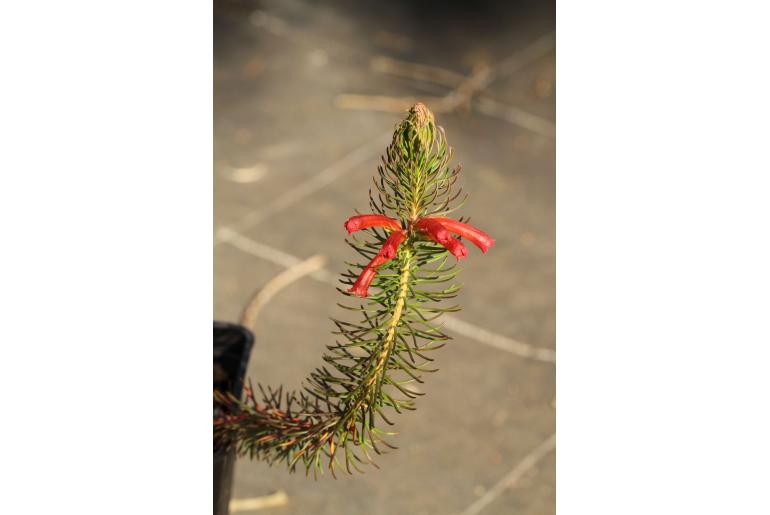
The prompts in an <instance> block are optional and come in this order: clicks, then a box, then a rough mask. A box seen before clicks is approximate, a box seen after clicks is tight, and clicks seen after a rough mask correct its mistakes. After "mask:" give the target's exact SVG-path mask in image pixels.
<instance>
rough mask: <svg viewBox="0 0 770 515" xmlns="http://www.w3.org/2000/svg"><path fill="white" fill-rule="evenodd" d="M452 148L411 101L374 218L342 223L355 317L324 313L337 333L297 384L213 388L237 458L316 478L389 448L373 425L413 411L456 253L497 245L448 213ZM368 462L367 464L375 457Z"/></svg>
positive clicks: (224, 437) (437, 338)
mask: <svg viewBox="0 0 770 515" xmlns="http://www.w3.org/2000/svg"><path fill="white" fill-rule="evenodd" d="M451 157H452V149H451V148H450V147H449V146H448V145H447V142H446V137H445V135H444V131H443V129H442V128H441V127H438V126H437V125H436V124H435V121H434V118H433V114H432V113H431V112H430V111H429V110H428V109H427V108H426V107H425V106H424V105H422V104H416V105H415V106H414V107H412V108H411V109H410V110H409V114H408V116H407V117H406V119H405V120H403V121H402V122H401V123H400V124H399V125H398V126H397V128H396V131H395V133H394V135H393V142H392V143H391V144H390V146H389V147H388V148H387V153H386V155H385V156H384V157H383V159H382V165H381V166H380V167H379V168H378V174H377V175H376V176H375V178H374V183H375V185H376V191H371V190H370V192H369V206H370V208H371V210H372V211H373V213H372V214H359V215H356V216H353V217H351V218H350V219H349V220H348V221H347V222H346V223H345V229H346V230H347V232H348V234H349V235H350V238H349V239H348V241H347V242H348V244H349V245H351V246H352V247H353V248H354V249H355V250H356V251H357V252H358V253H359V254H360V255H361V256H362V257H363V258H364V261H362V263H361V264H351V265H350V266H351V269H350V270H348V271H347V273H345V274H343V275H342V278H341V283H342V284H344V285H346V286H349V288H341V289H340V292H341V293H342V294H344V295H346V296H348V297H349V298H350V300H351V301H352V300H354V299H356V298H359V300H358V301H357V302H355V303H354V305H342V304H341V306H342V307H343V308H345V309H348V310H350V311H351V312H352V314H351V318H352V316H353V315H355V316H356V317H357V319H355V321H351V320H333V321H334V324H335V326H336V330H335V331H334V332H333V334H335V335H336V336H337V338H336V342H335V343H334V344H333V345H328V346H327V347H326V348H327V349H328V352H327V353H326V354H325V355H324V357H323V359H324V361H325V363H326V364H325V365H324V366H322V367H320V368H317V369H316V370H314V371H313V372H312V373H311V374H310V376H309V377H308V378H307V379H306V380H305V382H304V384H303V387H302V390H301V391H292V392H288V391H284V390H283V388H282V387H281V388H278V389H274V388H271V387H269V386H262V385H258V388H257V389H258V392H257V391H255V390H254V388H252V387H249V388H246V389H245V394H244V395H245V399H244V400H239V399H236V398H234V397H232V396H225V395H223V394H220V393H217V392H215V405H216V407H217V409H216V411H215V413H216V415H215V418H214V438H215V441H216V443H217V444H218V445H219V446H232V447H234V448H235V449H236V450H237V452H238V453H239V454H240V455H248V456H250V457H252V458H260V459H264V460H267V461H268V462H270V463H271V464H272V463H274V462H285V463H286V464H287V465H288V467H289V469H290V470H291V471H295V470H296V467H297V465H298V464H300V463H301V464H302V465H303V466H304V467H305V468H306V471H307V472H309V471H310V470H311V469H312V470H313V472H314V474H317V472H319V471H321V472H322V471H323V469H324V468H326V467H328V468H329V469H330V470H331V473H332V475H334V471H335V468H336V467H337V466H338V465H341V464H343V463H344V466H345V470H347V472H349V473H350V472H352V469H353V468H354V469H356V470H359V471H361V469H360V467H359V465H360V464H364V463H372V464H373V463H374V462H373V461H372V453H381V452H382V451H383V449H384V447H391V448H394V447H392V446H391V445H390V444H389V443H388V442H386V441H385V437H386V436H389V435H392V434H394V433H391V432H387V431H384V430H383V429H382V424H383V423H384V424H386V425H392V421H391V417H392V413H393V412H395V413H401V412H402V411H403V410H412V409H414V405H415V403H414V399H415V398H416V397H417V396H418V395H421V394H420V393H417V392H416V391H415V390H413V389H411V388H410V387H409V383H412V382H418V383H422V382H423V380H422V378H421V376H422V373H423V372H433V371H435V370H433V369H431V368H430V362H431V361H433V359H432V358H431V357H430V354H431V353H432V352H433V351H435V350H436V349H438V348H440V347H442V346H443V345H444V343H443V342H445V341H446V340H448V339H449V336H447V335H446V334H444V332H443V331H441V329H440V328H439V327H438V326H437V325H436V320H437V319H438V317H440V316H441V314H442V313H444V312H448V311H457V310H459V307H458V306H445V305H443V304H442V301H445V300H447V299H451V298H453V297H455V296H456V294H457V292H458V291H459V289H460V287H459V285H456V284H454V282H453V281H454V279H455V277H456V276H457V274H458V272H459V271H460V270H459V269H458V268H457V267H456V266H455V261H456V260H458V261H459V260H460V259H463V258H465V257H466V256H467V255H468V249H467V248H466V246H465V245H464V244H463V242H462V241H461V240H460V239H458V238H457V237H456V236H459V237H461V238H464V239H465V240H467V241H470V242H471V243H473V244H474V245H475V246H477V247H478V248H479V249H481V251H482V252H486V251H487V250H488V249H489V248H490V247H492V245H493V244H494V240H493V239H492V238H491V237H490V236H489V235H488V234H486V233H484V232H482V231H480V230H479V229H476V228H475V227H473V226H471V225H468V224H466V223H463V222H462V221H458V220H453V219H452V218H448V217H447V215H449V214H450V213H451V212H453V211H455V210H456V209H457V208H458V207H460V206H461V205H462V204H463V203H464V202H465V200H466V198H465V197H463V198H462V199H461V200H460V201H459V202H456V201H457V200H458V197H459V196H460V194H461V190H460V189H459V188H457V187H456V184H455V183H456V182H457V179H458V176H459V172H460V167H456V168H450V166H449V162H450V160H451ZM375 466H376V465H375Z"/></svg>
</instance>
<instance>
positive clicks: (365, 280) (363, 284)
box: [348, 265, 377, 297]
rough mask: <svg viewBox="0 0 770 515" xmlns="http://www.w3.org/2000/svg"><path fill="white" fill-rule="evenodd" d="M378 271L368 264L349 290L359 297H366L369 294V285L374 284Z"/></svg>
mask: <svg viewBox="0 0 770 515" xmlns="http://www.w3.org/2000/svg"><path fill="white" fill-rule="evenodd" d="M375 275H377V271H376V270H375V269H374V268H372V267H371V266H369V265H366V266H365V267H364V269H363V270H362V271H361V275H359V276H358V279H356V283H355V284H354V285H353V287H352V288H350V289H349V290H348V291H349V292H350V293H352V294H354V295H358V296H359V297H366V296H367V295H368V294H369V285H370V284H372V280H374V276H375Z"/></svg>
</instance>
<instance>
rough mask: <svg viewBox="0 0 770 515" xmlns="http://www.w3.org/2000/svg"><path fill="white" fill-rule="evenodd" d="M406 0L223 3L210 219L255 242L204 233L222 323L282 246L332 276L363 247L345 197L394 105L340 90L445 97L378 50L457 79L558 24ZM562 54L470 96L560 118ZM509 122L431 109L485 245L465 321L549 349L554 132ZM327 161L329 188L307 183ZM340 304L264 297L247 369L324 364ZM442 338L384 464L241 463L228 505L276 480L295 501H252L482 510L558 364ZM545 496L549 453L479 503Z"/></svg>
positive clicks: (535, 509) (550, 505) (371, 510)
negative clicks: (394, 72)
mask: <svg viewBox="0 0 770 515" xmlns="http://www.w3.org/2000/svg"><path fill="white" fill-rule="evenodd" d="M412 4H413V3H412V2H395V3H394V2H387V3H386V2H382V3H372V4H361V3H356V2H343V1H331V2H323V3H316V2H313V3H311V2H300V1H296V0H292V1H285V0H284V1H277V0H276V1H264V2H245V1H241V2H218V3H216V5H215V9H214V18H215V27H214V29H215V30H214V35H215V62H214V159H215V162H214V195H215V198H214V207H215V212H214V223H215V230H221V229H222V228H223V227H226V228H229V229H231V230H234V231H235V234H237V235H238V236H239V237H241V238H242V240H241V242H244V241H245V242H251V245H252V246H251V247H248V246H246V247H244V245H236V244H233V243H230V242H227V241H221V238H217V237H216V235H215V248H214V281H215V283H214V317H215V318H216V319H219V320H236V319H237V318H238V315H239V312H240V309H241V308H242V306H243V304H244V303H245V302H246V300H247V299H248V298H249V296H250V294H251V293H252V292H253V291H254V290H255V289H256V288H258V287H259V286H260V285H261V284H263V283H264V282H265V281H267V280H269V279H270V278H271V277H273V276H275V275H276V274H277V273H279V272H280V271H282V270H283V269H284V266H286V264H287V261H286V260H287V256H294V257H297V258H302V259H304V258H306V257H309V256H311V255H313V254H316V253H322V254H325V255H326V256H328V257H329V264H328V266H327V268H328V270H330V271H331V272H332V273H334V274H335V275H336V274H339V273H340V272H342V271H343V270H344V261H345V260H351V259H355V257H354V253H353V252H352V250H350V249H349V248H348V247H347V246H346V245H345V243H344V230H343V228H342V223H343V221H344V220H345V219H346V218H347V217H348V216H350V215H351V214H352V213H353V210H354V209H355V208H358V209H360V210H366V205H367V202H366V200H367V196H366V195H367V190H368V187H369V186H368V185H369V183H370V180H371V176H372V175H373V174H374V173H375V171H376V164H377V162H378V160H379V154H380V153H381V152H382V151H383V150H384V148H385V144H386V141H387V138H386V139H385V140H383V138H382V135H383V134H384V133H387V132H388V131H389V130H390V129H392V128H393V126H394V124H395V123H396V122H397V121H398V120H399V119H400V118H401V115H400V114H398V113H387V112H375V111H367V110H346V109H340V108H338V107H335V98H337V96H338V95H341V94H347V93H353V94H367V95H387V96H394V97H397V96H416V97H419V98H422V97H426V96H427V97H436V96H441V95H444V94H446V93H447V92H449V91H450V88H449V87H446V86H443V85H439V84H432V83H427V82H424V81H418V80H415V79H409V78H401V77H395V76H391V75H388V74H383V73H378V72H376V71H373V70H372V69H371V67H370V61H371V59H372V57H374V56H388V57H391V58H394V59H399V60H404V61H411V62H419V63H424V64H431V65H434V66H440V67H443V68H446V69H448V70H452V71H454V72H456V73H458V74H462V75H468V74H470V73H471V72H472V71H473V69H474V67H475V66H476V65H477V64H478V63H479V62H485V63H486V64H488V65H490V66H491V67H492V69H494V67H495V64H496V63H499V62H501V61H502V60H504V59H505V58H506V57H508V56H509V55H512V54H515V53H516V52H517V51H520V50H522V49H526V48H527V46H528V45H530V44H531V43H532V42H533V41H535V40H537V39H538V38H540V37H542V36H543V35H546V34H548V33H550V32H552V31H553V29H554V16H553V6H552V5H550V4H544V3H533V4H532V5H528V4H517V5H516V6H513V7H512V6H510V5H508V4H504V3H499V4H498V3H489V4H485V3H480V4H475V3H474V12H471V13H468V12H465V11H464V10H463V8H462V7H446V4H444V3H438V2H428V3H421V5H422V6H423V7H421V8H420V9H417V8H415V7H411V5H412ZM554 63H555V53H554V51H552V50H551V51H547V52H544V53H543V54H542V55H540V56H539V57H537V58H535V59H533V60H532V61H531V62H528V63H527V64H526V65H525V66H522V67H520V68H519V69H518V70H517V71H516V72H515V73H513V74H510V75H507V76H503V77H499V78H497V79H496V80H494V81H493V82H492V83H491V84H490V85H489V86H488V87H487V88H485V89H484V91H483V92H482V94H483V95H485V96H486V98H489V99H492V100H493V101H494V102H496V103H497V104H499V105H503V106H509V107H511V108H513V109H514V110H517V112H520V111H521V112H525V113H528V114H529V115H532V116H534V117H535V120H536V121H537V120H540V121H542V122H543V123H545V124H553V123H554V121H555V120H554V116H555V109H554V104H555V91H554ZM428 105H429V107H430V103H428ZM504 118H505V117H504V116H490V115H488V114H482V113H480V112H479V111H478V109H474V108H469V109H460V110H458V111H456V112H452V113H444V114H437V121H438V123H439V124H440V125H443V126H444V128H445V129H446V133H447V136H448V139H449V142H450V144H451V145H452V146H453V147H454V149H455V156H456V161H457V162H460V163H462V164H463V169H464V172H463V186H464V188H465V189H466V191H468V192H469V193H470V195H471V197H470V200H469V202H468V204H467V205H466V207H465V208H464V209H463V211H462V214H465V215H470V216H471V217H472V220H473V222H475V223H476V224H478V225H479V226H480V227H482V228H483V229H484V230H486V231H487V232H489V233H490V234H492V235H493V236H494V237H495V238H496V239H497V244H496V246H495V247H494V248H493V249H492V250H491V251H490V252H489V253H488V254H487V255H483V256H482V255H481V254H480V253H478V252H477V251H476V250H475V249H472V250H471V256H470V258H469V259H468V260H467V261H465V262H464V268H465V271H464V272H463V273H462V274H461V281H462V282H463V283H464V285H465V287H464V290H463V292H462V293H461V296H460V298H459V302H460V303H461V304H462V305H463V311H462V312H461V313H459V314H458V315H457V318H458V319H460V320H462V321H464V322H468V323H470V324H473V325H474V326H478V327H480V328H483V329H485V330H486V331H489V332H492V333H495V334H498V335H502V336H505V337H508V338H511V339H514V340H516V341H519V342H522V343H525V344H527V345H531V346H534V347H538V348H550V349H553V348H554V347H555V259H554V256H555V245H554V236H555V189H554V180H555V176H554V175H555V174H554V171H555V141H554V139H553V137H549V136H547V135H544V134H542V133H539V132H538V131H533V130H532V128H531V127H527V126H526V125H527V124H526V123H525V124H524V126H522V125H521V124H516V123H512V121H511V120H510V119H509V120H505V119H504ZM538 123H539V122H538ZM380 147H381V148H380ZM378 149H379V151H378ZM351 153H352V157H351ZM351 162H352V163H354V165H353V166H350V163H351ZM319 173H325V174H326V175H325V176H324V177H331V178H332V179H333V180H329V181H328V182H324V181H320V182H319V180H318V174H319ZM314 181H315V182H314ZM308 185H310V186H308ZM266 207H268V208H269V209H267V210H266ZM219 234H220V235H221V232H220V233H219ZM288 259H290V258H288ZM340 298H341V296H340V295H339V294H338V293H337V292H336V291H335V290H334V288H333V287H332V286H331V285H330V284H327V283H325V282H322V281H318V280H314V279H312V278H304V279H302V280H300V281H298V282H297V283H294V284H293V285H291V286H290V287H288V288H287V289H286V290H285V291H283V292H281V293H280V294H279V295H278V296H277V297H275V298H274V299H273V300H272V301H271V303H270V304H269V305H268V306H267V307H266V309H265V310H264V311H263V313H262V314H261V316H260V320H259V326H258V328H257V343H256V346H255V350H254V353H253V355H252V360H251V364H250V367H249V375H250V376H251V377H252V378H254V379H255V380H258V381H261V382H266V383H272V384H276V385H277V384H280V383H282V384H284V385H285V386H287V387H291V388H296V387H298V386H299V385H300V382H301V380H302V379H303V378H304V377H305V375H306V374H307V373H308V372H309V371H310V370H311V369H312V368H313V367H315V366H317V365H319V364H320V362H321V354H322V352H323V350H324V345H326V344H327V343H328V342H329V341H330V339H331V335H330V334H329V332H330V330H331V329H332V325H331V323H330V322H329V320H328V318H329V317H330V316H339V315H340V312H339V310H338V308H336V307H335V303H336V302H337V301H339V300H340ZM453 336H454V338H455V339H454V340H453V341H452V342H450V344H449V345H448V346H447V347H446V348H445V349H442V351H440V354H438V355H437V361H438V366H439V368H440V371H439V372H438V373H436V374H430V375H428V376H427V377H426V384H425V385H423V386H422V389H423V391H425V392H426V394H427V395H426V396H425V397H423V398H421V399H419V400H418V410H417V411H416V412H413V413H409V414H404V415H402V416H400V417H398V419H397V421H396V422H397V427H396V430H397V431H398V432H399V433H400V434H399V436H397V437H396V438H395V439H394V440H393V443H395V444H396V445H398V446H399V447H400V449H399V450H398V451H393V452H391V453H390V454H387V455H385V456H380V457H379V459H378V461H377V463H378V464H379V465H380V467H381V469H380V470H377V469H374V468H371V467H370V468H368V469H367V472H366V474H364V475H355V476H346V475H339V479H338V480H336V481H335V480H333V479H332V478H331V476H328V477H324V478H322V479H319V480H318V481H313V480H312V479H306V478H305V477H304V474H295V475H290V474H288V472H287V471H286V470H285V469H283V468H281V467H274V468H270V467H268V466H267V465H266V464H264V463H261V462H251V461H248V460H239V462H238V464H237V467H236V479H235V485H234V497H235V498H240V499H243V498H252V497H258V496H262V495H266V494H269V493H271V492H275V491H277V490H283V491H285V492H286V493H287V495H288V497H289V502H288V504H286V505H285V506H282V507H276V508H269V509H265V510H261V511H260V512H259V513H274V514H282V515H283V514H300V513H301V514H308V513H313V514H359V513H368V514H383V515H385V514H388V515H390V514H444V513H463V512H466V513H470V512H473V510H475V508H474V503H477V502H479V500H480V499H485V498H486V497H485V494H486V493H487V492H489V491H490V489H493V488H494V486H495V485H496V484H498V482H499V481H500V480H501V478H503V477H505V476H506V474H508V473H509V472H511V470H513V469H514V468H515V467H516V466H517V465H518V464H519V463H520V462H521V460H522V459H524V458H525V457H526V456H527V455H528V454H529V453H530V452H531V451H532V450H533V449H535V448H536V447H538V445H540V444H541V443H542V442H543V441H545V440H547V439H548V437H549V436H550V435H552V434H553V433H554V430H555V402H554V396H555V384H554V380H555V367H554V365H553V364H552V363H547V362H541V361H536V360H531V359H525V358H522V357H521V356H518V355H516V354H513V353H510V352H506V351H504V350H501V349H499V348H495V347H493V346H490V345H487V344H485V343H484V342H483V341H482V340H483V338H481V339H479V338H469V337H466V336H461V335H457V334H454V335H453ZM554 496H555V456H554V453H553V452H550V453H547V454H546V455H545V456H544V457H543V458H542V459H541V460H540V461H538V462H537V463H536V464H535V465H534V466H533V467H531V468H529V469H528V470H527V471H526V473H524V474H523V475H522V476H521V477H520V478H519V479H518V480H517V481H516V483H515V484H514V485H511V487H510V488H504V489H502V490H501V491H500V492H499V494H498V493H496V494H495V495H494V497H493V498H492V499H491V500H490V502H489V503H486V502H485V504H484V506H483V507H482V509H481V510H480V511H479V512H480V513H484V514H502V513H517V514H518V513H521V514H549V513H554V511H555V506H554V500H555V499H554ZM487 497H488V496H487ZM476 506H478V505H476ZM469 509H470V511H467V510H469Z"/></svg>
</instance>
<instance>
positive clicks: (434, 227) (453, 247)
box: [414, 218, 468, 261]
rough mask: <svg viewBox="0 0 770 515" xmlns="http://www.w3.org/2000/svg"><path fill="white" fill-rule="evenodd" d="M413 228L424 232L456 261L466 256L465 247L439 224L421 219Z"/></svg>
mask: <svg viewBox="0 0 770 515" xmlns="http://www.w3.org/2000/svg"><path fill="white" fill-rule="evenodd" d="M414 226H415V227H416V228H417V229H420V230H421V231H424V232H425V233H426V234H427V235H428V238H430V239H431V240H433V241H435V242H436V243H440V244H441V245H443V246H444V247H446V249H447V250H448V251H449V252H451V253H452V255H453V256H454V257H456V258H457V260H458V261H459V260H461V259H463V258H464V257H467V256H468V249H467V248H465V245H463V244H462V243H461V242H460V241H459V240H456V239H455V238H452V236H451V235H450V234H449V231H447V229H446V228H445V227H444V226H443V225H442V224H441V223H440V222H438V221H436V220H434V219H432V218H421V219H419V220H418V221H417V223H415V224H414Z"/></svg>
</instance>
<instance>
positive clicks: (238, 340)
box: [214, 321, 254, 515]
mask: <svg viewBox="0 0 770 515" xmlns="http://www.w3.org/2000/svg"><path fill="white" fill-rule="evenodd" d="M253 345H254V335H253V334H251V331H249V330H248V329H246V328H245V327H243V326H241V325H237V324H230V323H227V322H216V321H215V322H214V389H215V390H219V391H221V392H230V393H232V394H233V395H235V396H236V397H238V398H240V397H241V393H242V392H243V378H244V377H245V375H246V367H247V365H248V364H249V355H250V354H251V347H252V346H253ZM234 467H235V453H234V451H232V450H231V451H224V450H222V449H217V448H216V446H215V447H214V515H228V513H229V504H230V489H231V487H232V483H233V469H234Z"/></svg>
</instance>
